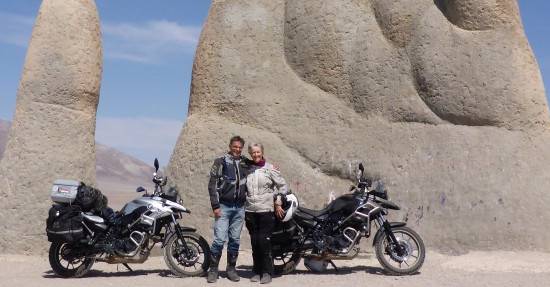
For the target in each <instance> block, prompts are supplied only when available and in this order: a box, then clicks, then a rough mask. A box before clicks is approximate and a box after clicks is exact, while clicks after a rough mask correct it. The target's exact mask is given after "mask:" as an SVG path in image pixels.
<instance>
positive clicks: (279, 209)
mask: <svg viewBox="0 0 550 287" xmlns="http://www.w3.org/2000/svg"><path fill="white" fill-rule="evenodd" d="M275 215H276V216H277V218H279V219H283V217H284V216H285V211H284V210H283V208H282V207H281V206H280V205H277V204H275Z"/></svg>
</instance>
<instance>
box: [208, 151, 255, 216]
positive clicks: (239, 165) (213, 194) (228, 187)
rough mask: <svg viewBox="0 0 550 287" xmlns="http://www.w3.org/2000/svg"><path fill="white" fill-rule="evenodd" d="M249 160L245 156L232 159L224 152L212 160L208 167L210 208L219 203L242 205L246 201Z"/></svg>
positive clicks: (215, 206) (216, 206)
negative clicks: (210, 165)
mask: <svg viewBox="0 0 550 287" xmlns="http://www.w3.org/2000/svg"><path fill="white" fill-rule="evenodd" d="M249 163H250V160H249V159H247V158H246V157H243V156H241V157H239V158H237V159H234V158H233V156H231V155H230V154H226V155H224V156H222V157H220V158H217V159H216V160H214V164H212V168H211V169H210V180H209V181H208V193H209V194H210V204H211V205H212V209H217V208H219V207H220V203H221V204H226V205H239V206H243V205H244V203H245V201H246V176H247V175H248V169H249Z"/></svg>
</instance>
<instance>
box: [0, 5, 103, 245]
mask: <svg viewBox="0 0 550 287" xmlns="http://www.w3.org/2000/svg"><path fill="white" fill-rule="evenodd" d="M101 71H102V49H101V36H100V27H99V18H98V14H97V11H96V6H95V2H94V1H93V0H70V1H67V0H44V1H43V2H42V5H41V7H40V11H39V13H38V16H37V19H36V22H35V25H34V28H33V32H32V38H31V41H30V44H29V47H28V51H27V56H26V59H25V66H24V69H23V75H22V77H21V82H20V85H19V90H18V94H17V103H16V111H15V115H14V119H13V124H12V128H11V130H10V136H9V139H8V143H7V146H6V150H5V153H4V156H3V158H2V162H1V164H0V184H1V186H2V189H1V190H0V197H2V200H1V201H0V229H1V230H2V235H1V236H0V253H21V252H24V253H30V252H36V251H39V250H40V251H43V250H45V249H46V243H47V241H46V240H45V232H44V228H45V219H46V217H47V212H48V208H49V205H50V204H51V202H50V199H49V190H50V189H51V184H52V182H53V181H54V180H55V179H57V178H68V179H80V180H83V181H85V182H88V183H94V182H95V140H94V136H95V134H94V131H95V118H96V109H97V104H98V100H99V87H100V80H101Z"/></svg>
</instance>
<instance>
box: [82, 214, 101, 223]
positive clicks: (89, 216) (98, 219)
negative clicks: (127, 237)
mask: <svg viewBox="0 0 550 287" xmlns="http://www.w3.org/2000/svg"><path fill="white" fill-rule="evenodd" d="M82 217H84V218H86V219H88V220H89V221H91V222H94V223H104V222H105V220H103V218H101V217H99V216H96V215H92V214H89V213H82Z"/></svg>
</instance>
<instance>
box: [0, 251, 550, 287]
mask: <svg viewBox="0 0 550 287" xmlns="http://www.w3.org/2000/svg"><path fill="white" fill-rule="evenodd" d="M250 263H251V256H250V252H249V251H246V250H243V251H242V255H241V257H240V259H239V264H238V270H239V271H240V274H241V276H242V277H244V278H243V279H241V282H239V283H233V282H230V281H229V280H227V279H226V278H225V277H222V278H220V280H219V281H218V282H217V283H216V284H207V283H206V280H205V278H176V277H173V276H171V275H170V274H169V272H167V269H166V266H165V265H164V261H163V258H162V257H153V258H151V259H150V260H149V261H148V262H146V263H145V264H142V265H131V266H132V267H133V269H134V271H133V272H129V271H127V270H126V269H125V268H124V267H123V266H121V265H119V266H117V265H107V264H104V263H97V264H96V265H94V267H93V271H91V272H90V273H89V274H88V276H86V277H84V278H78V279H63V278H59V277H57V276H56V275H55V274H53V273H52V271H51V269H50V267H49V264H48V260H47V258H44V257H32V256H22V255H0V270H2V272H1V273H0V286H2V287H4V286H5V287H11V286H17V287H21V286H41V287H50V286H55V287H63V286H94V287H96V286H164V287H168V286H207V285H208V286H253V285H256V284H258V283H251V282H249V280H248V279H247V277H250V276H251V272H250V269H251V266H250ZM336 265H337V266H338V267H339V272H335V271H334V270H333V269H329V270H328V271H327V272H326V273H324V274H313V273H311V272H309V271H307V270H306V269H305V267H304V266H303V264H300V266H299V268H298V270H297V271H296V272H295V273H293V274H290V275H285V276H282V277H277V278H274V281H273V283H272V284H271V286H315V287H319V286H410V287H415V286H422V287H429V286H460V287H463V286H469V287H471V286H499V287H506V286H522V287H536V286H541V287H542V286H549V285H548V284H549V282H550V253H541V252H504V251H495V252H470V253H467V254H464V255H460V256H451V255H444V254H439V253H435V252H429V253H428V255H427V258H426V262H425V265H424V267H423V268H422V269H421V272H420V273H418V274H415V275H411V276H399V277H398V276H390V275H388V274H386V273H385V272H384V271H383V270H382V269H381V267H380V265H379V264H378V262H377V260H376V258H375V257H374V256H373V254H372V253H368V252H367V253H362V254H360V255H359V257H358V258H357V259H356V260H353V261H337V262H336ZM220 266H225V262H222V263H221V265H220ZM222 269H224V268H222ZM222 276H223V272H222Z"/></svg>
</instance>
